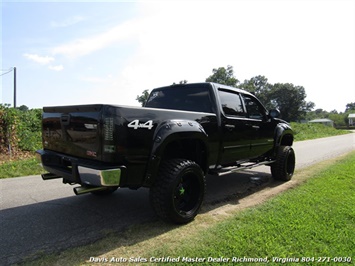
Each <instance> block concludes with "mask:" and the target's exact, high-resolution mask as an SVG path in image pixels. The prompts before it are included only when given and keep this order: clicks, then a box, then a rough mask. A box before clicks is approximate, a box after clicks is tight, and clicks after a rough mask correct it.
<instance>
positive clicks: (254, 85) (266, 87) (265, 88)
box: [238, 75, 273, 109]
mask: <svg viewBox="0 0 355 266" xmlns="http://www.w3.org/2000/svg"><path fill="white" fill-rule="evenodd" d="M238 87H239V88H241V89H243V90H246V91H248V92H250V93H252V94H254V95H255V96H256V97H258V99H259V100H260V101H261V102H262V103H263V104H264V106H265V107H266V108H267V109H271V108H273V105H272V103H271V99H270V91H271V88H272V85H271V84H270V83H268V79H267V78H266V77H265V76H260V75H259V76H255V77H253V78H251V79H249V80H247V79H246V80H244V82H243V83H242V84H240V85H239V86H238Z"/></svg>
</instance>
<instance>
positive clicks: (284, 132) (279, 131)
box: [275, 123, 294, 149]
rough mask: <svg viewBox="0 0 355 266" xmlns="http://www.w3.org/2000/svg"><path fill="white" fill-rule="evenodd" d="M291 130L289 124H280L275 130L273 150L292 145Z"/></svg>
mask: <svg viewBox="0 0 355 266" xmlns="http://www.w3.org/2000/svg"><path fill="white" fill-rule="evenodd" d="M293 140H294V137H293V130H292V128H291V126H290V125H289V124H286V123H280V124H278V125H277V126H276V128H275V148H276V149H277V148H278V147H280V146H292V145H293Z"/></svg>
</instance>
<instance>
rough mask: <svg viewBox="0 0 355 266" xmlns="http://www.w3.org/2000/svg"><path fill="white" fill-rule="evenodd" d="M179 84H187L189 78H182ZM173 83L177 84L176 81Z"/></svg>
mask: <svg viewBox="0 0 355 266" xmlns="http://www.w3.org/2000/svg"><path fill="white" fill-rule="evenodd" d="M177 84H187V80H186V79H184V80H180V81H179V83H177ZM173 85H176V83H175V82H174V83H173Z"/></svg>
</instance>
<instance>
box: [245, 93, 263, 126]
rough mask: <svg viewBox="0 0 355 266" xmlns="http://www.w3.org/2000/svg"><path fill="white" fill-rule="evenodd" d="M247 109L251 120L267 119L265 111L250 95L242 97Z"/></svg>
mask: <svg viewBox="0 0 355 266" xmlns="http://www.w3.org/2000/svg"><path fill="white" fill-rule="evenodd" d="M242 97H243V100H244V104H245V108H246V109H247V116H248V117H249V118H251V119H258V120H262V119H263V118H264V117H265V111H264V109H263V108H262V106H261V105H260V103H259V102H258V101H257V100H256V99H254V98H253V97H251V96H249V95H245V94H243V95H242Z"/></svg>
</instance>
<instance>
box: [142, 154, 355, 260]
mask: <svg viewBox="0 0 355 266" xmlns="http://www.w3.org/2000/svg"><path fill="white" fill-rule="evenodd" d="M354 173H355V153H352V155H351V156H349V157H348V158H346V159H344V160H342V161H340V162H339V163H338V164H336V165H332V166H331V167H329V168H328V169H325V170H324V171H322V172H321V173H319V174H317V175H316V176H315V177H314V178H311V179H309V181H307V182H306V183H305V184H303V185H302V186H300V187H297V188H296V189H293V190H288V191H287V192H285V193H284V194H282V195H280V196H277V197H276V198H274V199H272V200H270V201H268V202H267V203H266V204H263V205H261V206H259V207H256V208H252V209H248V210H246V211H244V212H242V213H239V214H237V215H235V216H234V217H233V218H231V219H227V220H226V221H224V222H222V223H220V224H218V225H216V226H214V227H212V228H210V229H209V230H206V231H203V233H201V234H199V235H197V236H196V237H193V238H192V239H188V240H187V241H185V242H182V243H181V244H180V245H179V246H177V247H176V246H175V247H174V248H173V249H169V250H168V251H167V250H166V248H164V247H162V248H157V249H155V250H153V251H151V252H149V253H147V254H146V257H150V256H157V254H159V256H160V257H162V256H170V257H179V256H180V257H183V256H186V257H192V258H194V257H199V258H208V257H215V258H216V257H221V256H223V257H225V258H233V257H242V258H243V257H250V258H265V257H268V260H269V261H270V264H274V265H278V264H279V263H276V262H275V263H272V261H273V258H274V257H275V258H276V257H278V258H299V259H301V258H303V257H308V258H314V260H315V261H314V262H313V263H309V264H308V265H313V264H314V265H316V264H317V263H316V261H317V260H318V258H319V257H327V258H328V257H330V258H334V257H347V258H348V257H351V256H353V257H352V258H351V259H352V263H354V262H355V208H354V206H355V193H354V190H355V178H354ZM311 260H313V259H311ZM180 262H181V261H180ZM304 264H305V263H303V265H304ZM333 264H336V263H332V262H330V263H328V265H333ZM179 265H184V264H181V263H180V264H179ZM186 265H188V263H186ZM214 265H216V264H214Z"/></svg>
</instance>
